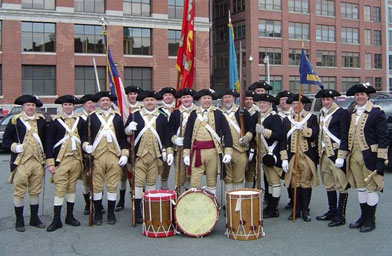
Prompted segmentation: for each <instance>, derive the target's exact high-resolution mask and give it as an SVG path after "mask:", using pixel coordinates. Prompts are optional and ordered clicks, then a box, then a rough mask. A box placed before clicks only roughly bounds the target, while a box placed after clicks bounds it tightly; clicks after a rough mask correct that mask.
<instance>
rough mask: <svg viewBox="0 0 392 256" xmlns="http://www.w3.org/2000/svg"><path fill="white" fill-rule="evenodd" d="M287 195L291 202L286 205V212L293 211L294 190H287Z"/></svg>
mask: <svg viewBox="0 0 392 256" xmlns="http://www.w3.org/2000/svg"><path fill="white" fill-rule="evenodd" d="M287 194H288V196H289V199H290V201H289V202H288V203H287V204H286V206H285V207H284V208H285V209H286V210H290V209H293V190H292V189H290V188H287Z"/></svg>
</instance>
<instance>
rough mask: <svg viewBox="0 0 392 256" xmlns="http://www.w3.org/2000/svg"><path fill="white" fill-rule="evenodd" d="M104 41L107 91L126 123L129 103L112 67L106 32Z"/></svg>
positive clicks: (115, 69)
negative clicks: (112, 97) (114, 100)
mask: <svg viewBox="0 0 392 256" xmlns="http://www.w3.org/2000/svg"><path fill="white" fill-rule="evenodd" d="M104 40H105V47H106V70H107V76H108V86H109V90H110V92H111V93H112V94H113V95H116V97H117V101H116V102H114V104H115V105H116V107H117V110H118V111H119V112H120V114H121V116H122V118H123V120H124V122H126V121H127V119H128V116H129V103H128V100H127V94H126V93H125V89H124V84H123V83H122V81H121V77H120V75H119V73H118V71H117V68H116V66H115V65H114V61H113V58H112V55H111V53H110V48H109V46H108V41H107V34H106V32H104Z"/></svg>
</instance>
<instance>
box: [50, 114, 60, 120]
mask: <svg viewBox="0 0 392 256" xmlns="http://www.w3.org/2000/svg"><path fill="white" fill-rule="evenodd" d="M60 117H61V115H53V116H52V120H56V119H58V118H60Z"/></svg>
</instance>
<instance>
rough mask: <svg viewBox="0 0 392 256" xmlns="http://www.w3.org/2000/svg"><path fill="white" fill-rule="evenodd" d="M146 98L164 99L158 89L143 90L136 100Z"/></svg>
mask: <svg viewBox="0 0 392 256" xmlns="http://www.w3.org/2000/svg"><path fill="white" fill-rule="evenodd" d="M145 98H154V99H156V100H161V99H162V95H161V94H159V93H157V92H156V91H142V92H141V93H139V94H138V95H137V98H136V100H137V101H142V100H144V99H145Z"/></svg>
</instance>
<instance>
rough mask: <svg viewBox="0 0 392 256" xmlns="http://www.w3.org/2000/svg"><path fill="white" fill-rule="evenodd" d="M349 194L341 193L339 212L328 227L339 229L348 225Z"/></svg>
mask: <svg viewBox="0 0 392 256" xmlns="http://www.w3.org/2000/svg"><path fill="white" fill-rule="evenodd" d="M347 198H348V193H339V204H338V211H337V213H336V215H335V217H334V219H333V220H332V221H331V222H330V223H328V227H337V226H341V225H344V224H346V205H347Z"/></svg>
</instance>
